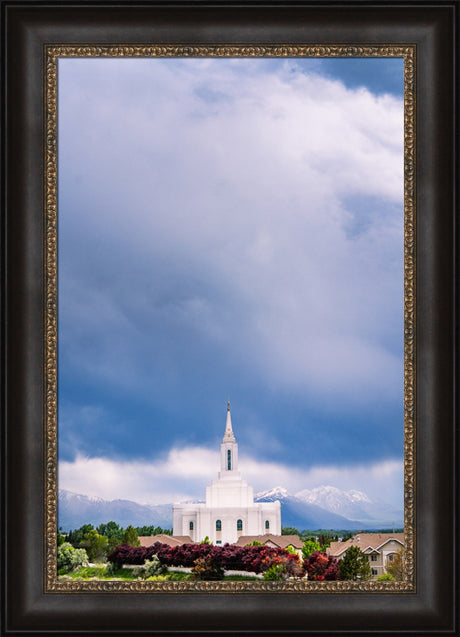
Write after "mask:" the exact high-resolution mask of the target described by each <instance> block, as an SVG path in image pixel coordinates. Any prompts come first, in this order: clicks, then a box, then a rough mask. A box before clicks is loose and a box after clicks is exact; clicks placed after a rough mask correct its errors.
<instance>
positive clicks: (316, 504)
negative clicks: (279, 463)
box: [254, 486, 403, 530]
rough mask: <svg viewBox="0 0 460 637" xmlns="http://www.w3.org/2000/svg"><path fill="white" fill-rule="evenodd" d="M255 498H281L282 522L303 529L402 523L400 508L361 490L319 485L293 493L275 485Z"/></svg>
mask: <svg viewBox="0 0 460 637" xmlns="http://www.w3.org/2000/svg"><path fill="white" fill-rule="evenodd" d="M254 499H255V500H256V502H273V501H274V500H279V501H280V502H281V523H282V525H283V526H293V527H296V528H298V529H299V530H302V529H311V530H314V529H319V528H323V529H324V528H326V529H341V530H342V529H343V530H358V529H369V530H372V529H379V528H385V527H387V528H390V527H391V526H393V525H396V526H402V525H403V513H402V511H396V510H394V509H393V508H392V507H390V506H389V505H387V504H385V503H383V502H377V501H373V500H371V498H369V496H368V495H367V494H365V493H363V492H362V491H356V490H351V491H341V490H340V489H337V488H336V487H329V486H322V487H318V488H316V489H311V490H309V489H304V490H302V491H299V492H298V493H296V494H295V495H293V494H291V493H289V492H288V491H287V489H285V488H284V487H275V488H274V489H270V490H269V491H262V492H260V493H257V494H256V495H255V496H254Z"/></svg>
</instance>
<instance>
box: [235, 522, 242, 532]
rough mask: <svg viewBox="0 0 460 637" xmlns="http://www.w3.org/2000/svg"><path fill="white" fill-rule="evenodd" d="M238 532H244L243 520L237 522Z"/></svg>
mask: <svg viewBox="0 0 460 637" xmlns="http://www.w3.org/2000/svg"><path fill="white" fill-rule="evenodd" d="M236 530H237V531H242V530H243V520H237V522H236Z"/></svg>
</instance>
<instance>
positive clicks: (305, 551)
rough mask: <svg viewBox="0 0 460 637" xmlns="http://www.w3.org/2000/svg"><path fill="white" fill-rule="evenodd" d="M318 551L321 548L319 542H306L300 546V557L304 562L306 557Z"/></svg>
mask: <svg viewBox="0 0 460 637" xmlns="http://www.w3.org/2000/svg"><path fill="white" fill-rule="evenodd" d="M320 550H321V547H320V545H319V542H317V541H316V540H315V539H311V540H306V541H305V542H304V543H303V546H302V557H303V559H304V560H306V559H307V557H310V555H311V554H312V553H314V551H320Z"/></svg>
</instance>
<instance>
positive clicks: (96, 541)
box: [80, 529, 109, 562]
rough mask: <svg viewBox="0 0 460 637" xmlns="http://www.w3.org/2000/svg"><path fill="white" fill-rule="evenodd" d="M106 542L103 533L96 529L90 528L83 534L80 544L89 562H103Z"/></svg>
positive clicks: (106, 546) (106, 539) (107, 541)
mask: <svg viewBox="0 0 460 637" xmlns="http://www.w3.org/2000/svg"><path fill="white" fill-rule="evenodd" d="M108 543H109V540H108V538H107V537H106V536H105V535H99V533H98V532H97V531H96V529H91V530H90V531H88V533H85V535H84V536H83V540H82V542H81V544H80V546H81V548H83V549H85V551H86V552H87V554H88V559H89V561H90V562H103V561H104V559H105V556H106V555H107V548H108Z"/></svg>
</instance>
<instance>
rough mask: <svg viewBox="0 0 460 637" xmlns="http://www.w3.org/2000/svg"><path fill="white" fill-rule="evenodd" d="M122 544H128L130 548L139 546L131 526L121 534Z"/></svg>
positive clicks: (137, 538) (135, 533)
mask: <svg viewBox="0 0 460 637" xmlns="http://www.w3.org/2000/svg"><path fill="white" fill-rule="evenodd" d="M122 544H129V545H130V546H140V545H141V543H140V542H139V537H138V535H137V531H136V529H135V528H134V527H133V526H131V524H130V525H129V526H128V527H126V529H125V532H124V533H123V538H122Z"/></svg>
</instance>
